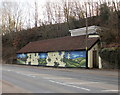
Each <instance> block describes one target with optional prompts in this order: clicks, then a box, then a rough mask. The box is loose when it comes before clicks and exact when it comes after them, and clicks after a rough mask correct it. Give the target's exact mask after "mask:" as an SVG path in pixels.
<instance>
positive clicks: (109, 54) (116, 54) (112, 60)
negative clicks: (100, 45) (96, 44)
mask: <svg viewBox="0 0 120 95" xmlns="http://www.w3.org/2000/svg"><path fill="white" fill-rule="evenodd" d="M99 53H100V56H101V58H102V59H103V60H104V61H106V63H107V64H108V65H107V66H108V67H104V64H103V67H104V68H120V48H119V47H117V48H116V47H113V48H104V49H101V51H100V52H99ZM110 66H111V67H110Z"/></svg>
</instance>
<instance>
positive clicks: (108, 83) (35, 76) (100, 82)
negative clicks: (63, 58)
mask: <svg viewBox="0 0 120 95" xmlns="http://www.w3.org/2000/svg"><path fill="white" fill-rule="evenodd" d="M2 93H118V71H117V70H110V71H109V70H98V69H80V68H79V69H72V68H51V67H37V66H24V65H5V64H4V65H2Z"/></svg>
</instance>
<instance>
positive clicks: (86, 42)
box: [85, 2, 88, 68]
mask: <svg viewBox="0 0 120 95" xmlns="http://www.w3.org/2000/svg"><path fill="white" fill-rule="evenodd" d="M85 6H86V37H85V46H86V68H88V47H87V44H88V19H87V2H86V3H85Z"/></svg>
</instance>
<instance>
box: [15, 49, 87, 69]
mask: <svg viewBox="0 0 120 95" xmlns="http://www.w3.org/2000/svg"><path fill="white" fill-rule="evenodd" d="M17 62H18V64H27V65H41V66H55V67H86V51H69V52H65V51H61V52H48V53H27V54H17Z"/></svg>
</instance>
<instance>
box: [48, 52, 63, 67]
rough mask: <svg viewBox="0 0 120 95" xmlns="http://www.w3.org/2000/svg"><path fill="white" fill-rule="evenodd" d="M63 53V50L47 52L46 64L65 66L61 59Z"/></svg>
mask: <svg viewBox="0 0 120 95" xmlns="http://www.w3.org/2000/svg"><path fill="white" fill-rule="evenodd" d="M64 54H65V53H64V52H61V53H59V52H54V53H48V56H47V58H46V61H47V66H60V67H65V63H64V62H63V61H62V60H63V57H64Z"/></svg>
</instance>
